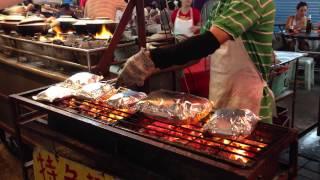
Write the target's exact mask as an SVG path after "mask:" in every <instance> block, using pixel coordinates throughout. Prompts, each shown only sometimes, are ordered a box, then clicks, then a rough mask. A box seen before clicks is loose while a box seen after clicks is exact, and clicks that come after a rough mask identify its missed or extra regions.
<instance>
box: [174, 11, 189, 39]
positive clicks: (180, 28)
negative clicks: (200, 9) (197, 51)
mask: <svg viewBox="0 0 320 180" xmlns="http://www.w3.org/2000/svg"><path fill="white" fill-rule="evenodd" d="M179 14H180V10H178V13H177V17H176V20H175V21H174V30H173V33H174V34H175V35H185V36H187V37H191V36H193V35H194V34H193V32H192V31H191V27H192V26H193V12H192V9H191V10H190V15H191V18H190V19H189V20H184V19H181V18H179Z"/></svg>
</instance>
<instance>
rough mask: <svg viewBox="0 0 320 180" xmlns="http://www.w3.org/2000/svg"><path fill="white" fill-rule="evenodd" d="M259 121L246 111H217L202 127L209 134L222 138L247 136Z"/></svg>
mask: <svg viewBox="0 0 320 180" xmlns="http://www.w3.org/2000/svg"><path fill="white" fill-rule="evenodd" d="M259 120H260V118H259V117H258V116H256V115H255V114H254V113H253V112H251V111H250V110H248V109H244V110H242V109H219V110H217V111H215V113H214V114H213V115H212V116H211V117H210V119H209V120H208V122H207V123H206V124H205V125H204V126H203V130H204V131H205V132H207V133H209V134H215V135H222V136H237V137H239V136H244V137H245V136H248V135H250V134H251V133H252V132H253V130H254V128H255V127H256V124H257V122H258V121H259Z"/></svg>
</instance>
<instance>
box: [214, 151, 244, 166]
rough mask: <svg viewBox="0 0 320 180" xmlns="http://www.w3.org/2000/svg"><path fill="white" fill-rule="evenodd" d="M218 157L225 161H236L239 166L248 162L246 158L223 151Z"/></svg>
mask: <svg viewBox="0 0 320 180" xmlns="http://www.w3.org/2000/svg"><path fill="white" fill-rule="evenodd" d="M218 155H219V156H221V157H223V158H225V159H229V160H232V161H237V162H239V163H241V164H247V163H248V162H249V161H250V160H249V159H248V158H246V157H244V156H241V155H237V154H231V153H227V152H223V151H220V152H219V154H218Z"/></svg>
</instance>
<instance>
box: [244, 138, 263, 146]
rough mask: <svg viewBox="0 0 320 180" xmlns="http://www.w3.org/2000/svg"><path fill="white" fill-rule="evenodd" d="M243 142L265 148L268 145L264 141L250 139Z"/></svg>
mask: <svg viewBox="0 0 320 180" xmlns="http://www.w3.org/2000/svg"><path fill="white" fill-rule="evenodd" d="M242 142H243V143H245V144H248V145H251V146H256V147H259V148H265V147H267V146H268V145H267V144H265V143H263V142H258V141H253V140H249V139H243V140H242Z"/></svg>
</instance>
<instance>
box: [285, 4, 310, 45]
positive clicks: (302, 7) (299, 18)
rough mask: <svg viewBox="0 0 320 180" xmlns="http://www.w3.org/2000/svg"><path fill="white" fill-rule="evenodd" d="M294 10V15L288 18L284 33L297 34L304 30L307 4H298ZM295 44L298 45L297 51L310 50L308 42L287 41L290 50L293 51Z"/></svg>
mask: <svg viewBox="0 0 320 180" xmlns="http://www.w3.org/2000/svg"><path fill="white" fill-rule="evenodd" d="M296 9H297V12H296V15H294V16H289V17H288V20H287V23H286V32H289V33H299V32H301V31H303V30H305V29H306V24H307V17H306V14H307V11H308V4H307V3H305V2H299V3H298V5H297V8H296ZM296 42H297V43H298V49H299V50H303V51H307V50H309V49H310V46H309V44H308V42H307V41H305V40H297V41H296V40H288V41H287V44H288V47H289V49H290V50H295V48H294V47H295V44H296Z"/></svg>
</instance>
